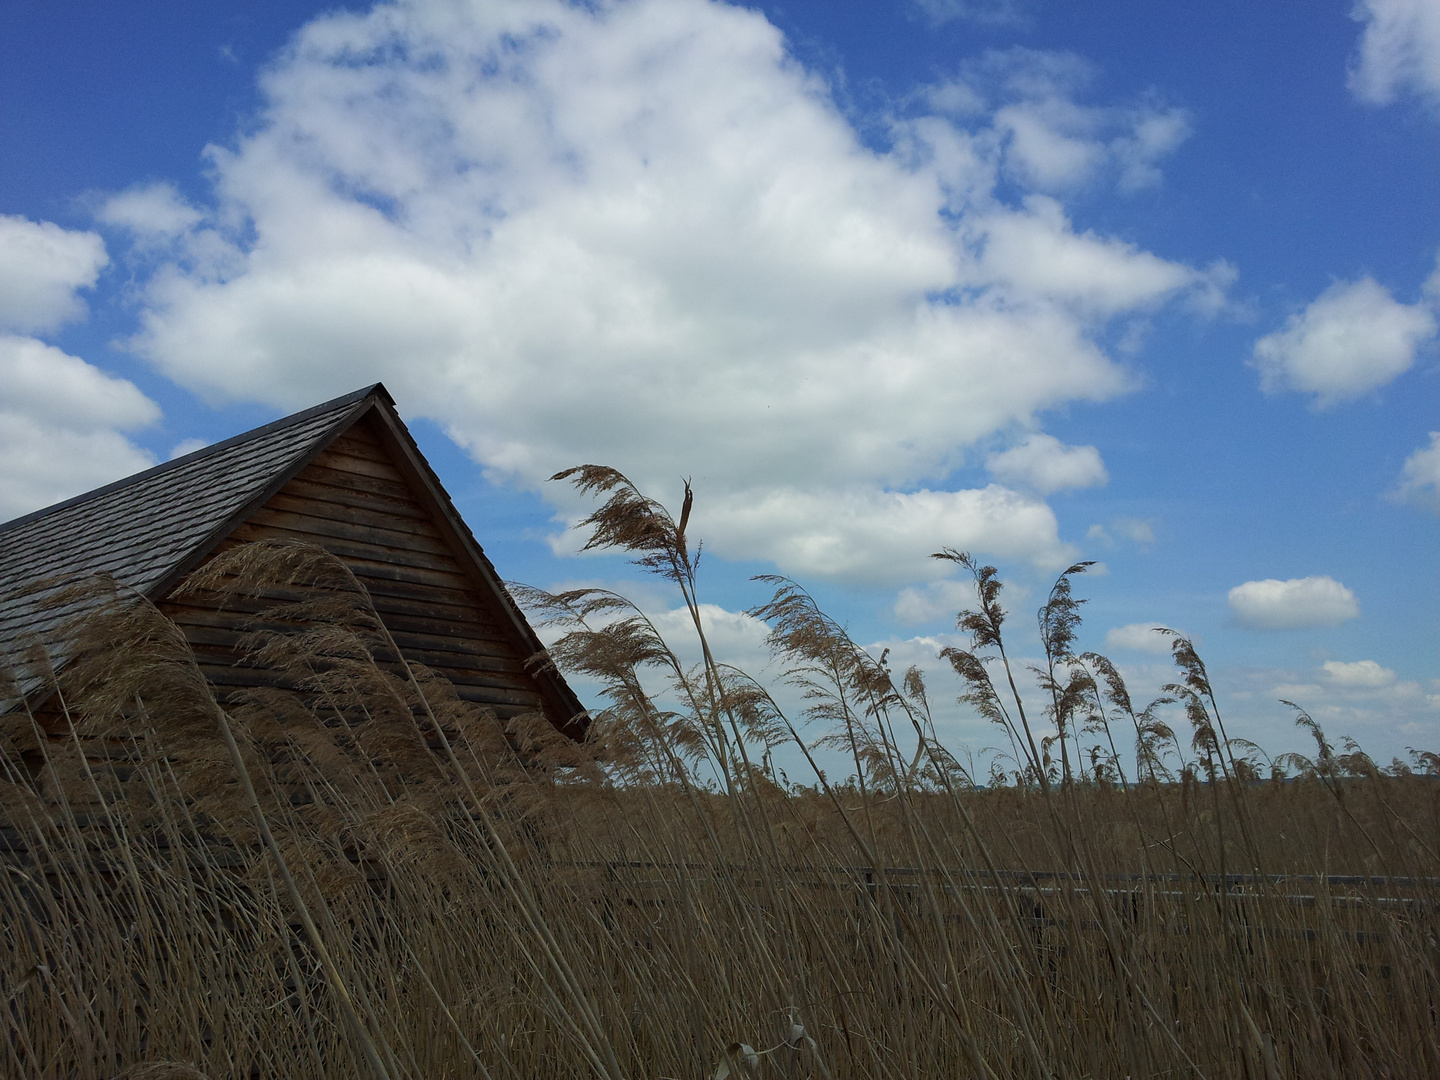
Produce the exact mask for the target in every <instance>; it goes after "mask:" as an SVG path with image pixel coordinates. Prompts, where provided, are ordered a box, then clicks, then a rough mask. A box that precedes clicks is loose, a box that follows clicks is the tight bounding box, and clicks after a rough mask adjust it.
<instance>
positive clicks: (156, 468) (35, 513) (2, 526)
mask: <svg viewBox="0 0 1440 1080" xmlns="http://www.w3.org/2000/svg"><path fill="white" fill-rule="evenodd" d="M375 393H379V394H380V395H381V396H382V397H383V398H384V399H385V401H387V402H389V403H390V404H391V405H394V403H395V402H394V399H393V398H392V397H391V396H390V392H389V391H388V390H386V389H385V384H384V383H378V382H377V383H371V384H370V385H369V386H365V387H362V388H361V389H359V390H352V391H351V392H350V393H348V394H342V395H340V396H339V397H337V398H331V399H330V400H329V401H322V402H321V403H320V404H319V405H312V406H311V407H310V408H308V409H302V410H301V411H300V412H297V413H291V414H290V415H289V416H282V417H280V418H279V419H278V420H272V421H270V423H268V424H262V425H261V426H260V427H257V428H251V429H250V430H249V431H242V432H240V433H239V434H238V435H232V436H230V438H228V439H222V440H221V441H220V442H217V443H211V444H210V445H209V446H202V447H201V448H200V449H198V450H192V451H191V452H190V453H188V454H183V455H181V456H180V457H177V458H171V459H170V460H169V461H162V462H161V463H160V464H158V465H152V466H151V467H150V468H148V469H143V470H141V471H140V472H137V473H131V474H130V475H129V476H122V477H121V478H120V479H119V480H114V481H111V482H110V483H108V484H106V485H104V486H103V487H98V488H92V489H91V490H90V491H82V492H81V493H80V494H79V495H74V496H72V497H70V498H68V499H64V500H62V501H61V502H57V503H52V504H51V505H49V506H42V507H41V508H40V509H39V510H32V511H30V513H28V514H22V515H21V516H20V517H17V518H11V519H10V520H9V521H6V522H4V523H0V535H3V534H4V533H7V532H9V531H10V530H11V529H15V528H18V527H19V526H21V525H28V524H30V523H31V522H34V521H37V520H39V519H40V518H43V517H48V516H49V515H50V514H53V513H56V512H58V511H60V510H66V509H69V508H70V507H72V506H78V505H80V504H81V503H86V502H89V501H90V500H92V499H97V498H100V497H101V496H102V495H109V494H111V493H112V492H115V491H119V490H121V489H123V488H126V487H129V486H130V485H132V484H140V483H143V482H145V481H146V480H149V479H151V478H152V477H155V476H158V475H161V474H163V473H166V472H170V471H171V470H173V469H178V468H182V467H184V466H186V465H191V464H194V463H195V462H197V461H202V460H204V459H205V458H207V457H210V456H211V455H214V454H218V453H221V452H222V451H225V450H229V449H231V448H232V447H235V446H239V445H241V444H243V443H247V442H250V441H251V440H253V439H258V438H261V437H263V436H265V435H271V434H274V433H275V432H276V431H281V430H283V429H285V428H287V427H292V426H294V425H296V424H303V423H304V422H305V421H307V420H312V419H314V418H315V417H316V416H319V415H321V414H323V413H326V412H330V411H333V410H336V409H341V408H344V407H345V406H347V405H354V404H356V403H357V402H360V401H363V400H365V399H366V398H367V397H369V396H370V395H371V394H375Z"/></svg>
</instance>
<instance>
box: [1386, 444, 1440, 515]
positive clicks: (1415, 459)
mask: <svg viewBox="0 0 1440 1080" xmlns="http://www.w3.org/2000/svg"><path fill="white" fill-rule="evenodd" d="M1391 494H1392V496H1393V497H1394V498H1395V499H1396V500H1398V501H1400V502H1404V503H1409V504H1410V505H1411V506H1414V507H1416V508H1417V509H1420V510H1428V511H1430V513H1432V514H1440V431H1432V432H1430V445H1429V446H1422V447H1420V448H1419V449H1418V450H1416V451H1415V452H1414V453H1413V454H1411V455H1410V456H1409V457H1407V458H1406V459H1405V464H1404V466H1403V467H1402V468H1401V469H1400V482H1399V484H1397V485H1396V487H1395V490H1394V491H1393V492H1392V493H1391Z"/></svg>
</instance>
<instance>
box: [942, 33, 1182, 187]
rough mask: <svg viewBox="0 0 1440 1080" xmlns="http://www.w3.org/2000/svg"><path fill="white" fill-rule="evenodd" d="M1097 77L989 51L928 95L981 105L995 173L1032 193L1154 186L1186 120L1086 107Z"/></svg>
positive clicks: (1069, 62) (1018, 51)
mask: <svg viewBox="0 0 1440 1080" xmlns="http://www.w3.org/2000/svg"><path fill="white" fill-rule="evenodd" d="M1096 74H1097V69H1096V68H1095V66H1094V65H1093V64H1090V63H1088V62H1087V61H1086V60H1084V59H1082V58H1081V57H1079V56H1076V55H1075V54H1073V53H1064V52H1050V51H1044V50H1038V49H1028V48H1024V47H1021V46H1016V47H1013V48H1009V49H991V50H988V51H987V52H985V53H984V55H982V56H981V57H980V58H979V59H978V60H975V61H972V62H970V63H967V64H965V65H964V66H963V67H962V69H961V70H960V72H959V73H958V74H957V75H956V76H955V77H953V78H951V79H947V80H946V81H944V82H942V83H939V84H937V85H936V86H935V87H932V88H931V89H930V90H929V91H928V92H927V96H928V99H929V100H930V101H931V103H932V104H934V105H936V106H938V107H940V108H942V109H944V108H945V106H947V105H949V106H952V107H954V106H958V107H959V108H960V109H962V110H963V111H965V112H975V111H978V110H979V109H980V108H983V105H982V104H981V103H984V102H988V103H990V105H991V108H992V110H993V118H992V121H991V125H990V127H989V129H988V130H987V132H986V135H987V136H988V137H989V138H991V139H993V140H994V141H995V143H996V145H997V147H998V150H999V159H998V165H999V167H1000V168H1001V169H1002V170H1003V171H1004V172H1005V173H1006V174H1007V175H1008V176H1010V177H1011V178H1012V179H1014V180H1017V181H1019V182H1020V183H1022V184H1025V185H1026V186H1028V187H1030V188H1032V189H1034V190H1037V191H1045V192H1051V193H1058V192H1063V191H1067V190H1070V189H1073V188H1076V187H1079V186H1082V185H1086V184H1091V183H1095V182H1097V181H1101V180H1105V181H1107V182H1113V183H1114V185H1115V186H1116V188H1118V189H1119V190H1120V191H1122V192H1134V191H1138V190H1140V189H1142V188H1146V187H1153V186H1155V185H1157V184H1159V183H1160V182H1161V181H1162V179H1163V177H1162V174H1161V171H1160V162H1161V161H1163V160H1164V159H1165V158H1167V157H1169V156H1170V155H1171V154H1172V153H1174V152H1175V150H1176V149H1177V148H1178V147H1179V146H1180V145H1181V144H1182V143H1184V141H1185V140H1186V139H1187V138H1189V136H1190V117H1189V114H1188V113H1187V112H1186V111H1185V110H1184V109H1181V108H1177V107H1175V106H1170V105H1166V104H1164V103H1162V102H1160V101H1158V100H1156V99H1154V98H1144V99H1141V100H1139V101H1136V102H1131V103H1128V104H1123V105H1097V104H1088V103H1085V102H1083V101H1081V100H1080V97H1081V94H1082V93H1083V91H1084V90H1085V89H1086V88H1087V87H1088V85H1089V84H1090V83H1092V82H1093V81H1094V78H1095V76H1096Z"/></svg>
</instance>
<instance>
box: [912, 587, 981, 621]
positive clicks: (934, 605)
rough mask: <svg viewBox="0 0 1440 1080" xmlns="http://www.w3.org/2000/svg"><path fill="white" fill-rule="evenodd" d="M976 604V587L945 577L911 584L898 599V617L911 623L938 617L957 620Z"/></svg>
mask: <svg viewBox="0 0 1440 1080" xmlns="http://www.w3.org/2000/svg"><path fill="white" fill-rule="evenodd" d="M974 603H975V586H974V585H973V584H972V583H970V582H968V581H954V580H951V579H948V578H946V579H944V580H941V581H932V582H929V583H928V584H926V585H922V586H914V585H912V586H908V587H906V588H904V589H901V590H900V595H899V596H897V597H896V598H895V607H894V612H895V618H896V619H898V620H899V621H900V622H901V623H904V624H905V625H907V626H913V625H914V624H915V623H927V622H931V621H933V620H935V619H940V618H949V619H954V618H955V616H956V615H957V614H959V613H960V612H961V611H962V610H964V609H965V608H967V607H970V606H973V605H974Z"/></svg>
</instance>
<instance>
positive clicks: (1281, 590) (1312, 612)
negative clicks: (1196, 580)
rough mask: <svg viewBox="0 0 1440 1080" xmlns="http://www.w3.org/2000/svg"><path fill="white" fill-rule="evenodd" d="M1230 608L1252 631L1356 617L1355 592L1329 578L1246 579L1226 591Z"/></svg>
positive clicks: (1334, 622) (1332, 622)
mask: <svg viewBox="0 0 1440 1080" xmlns="http://www.w3.org/2000/svg"><path fill="white" fill-rule="evenodd" d="M1229 601H1230V610H1231V611H1232V612H1234V613H1235V617H1236V618H1237V619H1238V620H1239V621H1240V622H1241V623H1242V624H1243V625H1245V626H1248V627H1250V628H1252V629H1255V630H1298V629H1305V628H1308V627H1314V626H1338V625H1339V624H1340V623H1342V622H1344V621H1345V620H1346V619H1354V618H1357V617H1358V616H1359V614H1360V605H1359V604H1358V603H1357V602H1356V600H1355V594H1354V593H1353V592H1351V591H1350V590H1349V589H1347V588H1346V587H1345V586H1344V585H1342V584H1340V582H1338V581H1336V580H1335V579H1334V578H1332V577H1307V578H1292V579H1290V580H1289V581H1277V580H1276V579H1275V578H1266V579H1265V580H1264V581H1247V582H1245V583H1244V584H1243V585H1236V586H1235V588H1233V589H1231V590H1230V593H1229Z"/></svg>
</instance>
